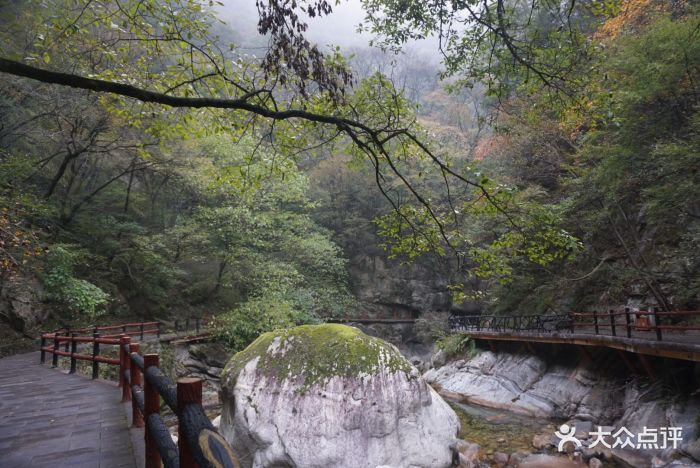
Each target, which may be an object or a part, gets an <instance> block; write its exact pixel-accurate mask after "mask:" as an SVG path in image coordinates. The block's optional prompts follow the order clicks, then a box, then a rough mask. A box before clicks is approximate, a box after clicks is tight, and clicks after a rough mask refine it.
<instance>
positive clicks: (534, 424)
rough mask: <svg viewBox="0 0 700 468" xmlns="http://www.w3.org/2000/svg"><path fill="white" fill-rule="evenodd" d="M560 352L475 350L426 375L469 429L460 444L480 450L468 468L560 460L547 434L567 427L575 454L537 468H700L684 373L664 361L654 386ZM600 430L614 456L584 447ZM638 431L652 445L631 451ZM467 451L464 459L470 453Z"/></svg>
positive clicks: (617, 367) (692, 394)
mask: <svg viewBox="0 0 700 468" xmlns="http://www.w3.org/2000/svg"><path fill="white" fill-rule="evenodd" d="M552 351H554V350H552ZM558 351H559V352H542V353H541V354H532V353H530V352H524V351H523V350H520V349H517V348H504V349H503V350H499V351H498V352H492V351H485V350H481V351H478V352H477V353H476V355H475V356H473V357H471V358H466V357H454V358H452V359H450V360H448V361H447V362H446V363H444V365H441V366H436V367H434V368H431V369H430V370H428V371H427V372H426V373H425V374H424V378H425V379H426V380H427V381H428V382H430V383H431V385H433V387H434V388H435V389H436V390H437V391H438V392H439V393H440V394H441V395H442V396H443V397H444V398H446V399H448V400H450V401H452V402H453V407H454V405H457V408H461V409H463V410H464V413H465V414H464V415H460V416H461V417H462V418H463V420H464V421H465V422H466V425H467V427H468V428H473V430H472V431H471V433H470V432H469V429H463V431H462V432H463V433H462V436H463V438H464V439H466V440H467V441H469V442H470V443H475V444H478V445H479V449H478V450H477V451H478V452H479V456H478V457H472V460H471V462H472V463H474V462H478V460H485V461H486V462H487V463H491V464H492V465H494V466H506V464H505V463H508V461H507V459H509V458H510V457H511V455H512V454H513V453H518V452H519V453H522V454H527V452H532V453H537V454H540V455H543V456H544V455H547V456H550V455H561V454H559V453H558V450H557V447H556V445H557V443H558V441H559V439H558V438H557V437H556V436H555V435H554V431H555V430H557V428H558V427H557V426H558V425H561V424H562V423H566V424H567V425H569V426H575V427H576V428H577V429H576V431H577V432H576V433H575V436H576V437H577V438H578V439H580V441H581V447H578V446H575V445H573V444H571V446H566V447H565V451H568V453H567V454H565V455H567V456H566V457H559V458H547V459H546V460H544V459H541V460H540V461H539V462H538V463H542V465H541V466H589V464H590V463H591V460H593V459H595V460H594V461H593V462H592V465H590V466H597V467H598V466H603V465H599V462H600V463H605V466H621V467H633V468H652V467H654V468H658V467H675V466H679V467H680V466H688V467H698V466H700V450H699V449H700V439H699V438H698V436H699V430H698V429H699V427H698V426H700V419H699V418H698V414H700V401H699V399H698V392H697V389H698V382H697V380H696V377H695V374H694V372H695V369H694V367H693V366H692V365H690V364H687V363H678V362H673V363H665V364H666V368H665V369H664V371H663V372H660V373H659V376H658V378H657V379H651V378H650V377H648V376H644V375H641V374H637V373H630V372H628V371H626V369H625V368H624V364H623V363H620V362H619V360H618V359H616V356H615V355H614V354H612V353H607V352H604V351H602V350H601V351H600V352H596V353H595V354H594V355H592V356H590V357H585V356H584V357H581V356H579V355H578V354H577V353H576V352H575V350H573V353H568V352H566V351H569V350H567V349H565V348H564V349H560V350H558ZM434 361H435V362H439V361H440V360H434ZM499 418H500V419H502V420H503V421H504V423H505V424H504V426H503V427H502V428H499V427H498V426H497V425H496V424H494V423H495V422H497V420H498V419H499ZM518 424H520V431H519V430H518ZM538 426H541V429H542V430H541V431H539V433H537V432H538ZM599 426H600V427H603V429H604V431H609V432H611V435H610V436H607V438H605V441H606V443H608V444H609V445H611V446H612V448H607V447H605V446H604V444H601V443H598V444H597V445H596V446H595V447H594V448H593V449H591V448H589V445H591V444H592V443H593V438H592V437H591V433H592V432H593V431H595V430H596V428H598V427H599ZM622 428H624V429H626V430H627V431H628V432H629V433H631V434H632V435H633V437H631V441H630V443H628V444H625V445H624V446H623V445H622V444H618V446H615V445H614V444H615V442H616V440H617V439H616V438H615V437H613V435H615V434H616V433H617V432H618V431H620V430H621V429H622ZM645 428H646V429H645ZM667 428H680V432H678V431H676V432H677V435H678V437H677V438H678V440H674V441H671V440H666V437H667V434H666V432H665V431H666V429H667ZM644 431H647V432H649V433H650V432H654V431H655V433H656V436H657V440H656V443H655V444H654V443H652V444H650V446H649V447H641V446H639V447H637V445H640V441H643V440H644V439H643V438H641V439H640V438H639V437H638V435H639V434H640V433H643V432H644ZM625 434H626V433H624V432H623V433H622V435H623V436H624V435H625ZM674 434H675V433H674ZM528 438H529V439H530V446H529V447H527V441H528ZM499 440H502V442H501V443H500V444H501V445H500V446H499V442H498V441H499ZM623 442H624V439H623ZM655 447H656V448H655ZM462 448H463V450H462V451H463V452H464V451H465V450H464V447H462ZM466 451H468V452H469V453H470V454H471V455H470V456H472V455H473V453H474V451H475V450H474V448H473V447H472V448H469V449H468V450H466ZM496 454H499V455H498V456H497V457H495V456H496ZM494 457H495V458H494ZM496 458H497V459H498V460H496ZM525 459H526V457H525V458H524V459H523V460H525ZM557 460H558V461H557ZM504 461H505V463H503V464H499V463H502V462H504ZM511 461H512V460H511ZM545 461H546V463H545ZM497 462H499V463H497ZM550 463H554V464H552V465H550ZM556 463H560V464H559V465H557V464H556ZM570 463H575V465H570ZM464 466H465V467H467V466H481V465H478V464H472V465H467V464H465V465H464ZM485 466H489V465H485ZM511 466H530V465H529V464H525V465H521V464H518V465H511ZM532 466H538V465H532Z"/></svg>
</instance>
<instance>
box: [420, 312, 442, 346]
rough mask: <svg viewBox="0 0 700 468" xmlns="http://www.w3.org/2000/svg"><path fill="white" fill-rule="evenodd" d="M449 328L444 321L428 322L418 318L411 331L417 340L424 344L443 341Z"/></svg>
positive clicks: (428, 320)
mask: <svg viewBox="0 0 700 468" xmlns="http://www.w3.org/2000/svg"><path fill="white" fill-rule="evenodd" d="M448 330H449V328H448V326H447V323H446V322H445V321H444V320H430V319H424V318H419V319H417V320H416V321H415V323H414V324H413V331H414V332H415V334H416V336H417V337H418V339H419V340H420V341H422V342H424V343H433V342H436V341H438V340H441V339H444V338H445V337H446V336H447V332H448Z"/></svg>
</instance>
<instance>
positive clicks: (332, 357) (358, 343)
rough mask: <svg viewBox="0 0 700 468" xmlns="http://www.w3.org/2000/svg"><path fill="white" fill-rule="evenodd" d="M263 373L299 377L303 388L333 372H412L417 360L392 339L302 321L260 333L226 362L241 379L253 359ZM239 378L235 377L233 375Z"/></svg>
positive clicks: (343, 374)
mask: <svg viewBox="0 0 700 468" xmlns="http://www.w3.org/2000/svg"><path fill="white" fill-rule="evenodd" d="M256 358H259V360H258V362H257V370H258V372H260V373H262V374H264V375H266V376H267V377H275V378H277V379H279V380H280V381H281V380H285V379H289V378H291V379H294V381H295V382H297V381H298V382H299V386H300V390H301V391H304V390H306V389H308V388H309V387H310V386H312V385H314V384H316V383H320V384H323V383H325V382H327V381H328V380H329V379H330V378H332V377H336V376H338V377H358V376H362V375H376V374H377V373H379V372H380V371H381V370H382V369H384V370H386V371H388V372H404V373H406V374H410V372H411V369H412V366H411V364H410V363H409V362H408V361H407V360H406V359H405V358H404V357H403V356H402V355H401V354H400V353H399V352H398V350H397V349H396V348H394V347H393V346H392V345H390V344H389V343H387V342H385V341H383V340H380V339H379V338H374V337H371V336H368V335H365V334H364V333H362V332H361V331H360V330H358V329H357V328H353V327H349V326H347V325H339V324H322V325H302V326H299V327H294V328H287V329H282V330H275V331H273V332H268V333H264V334H262V335H260V336H259V337H258V339H256V340H255V341H254V342H253V343H251V344H250V346H248V347H247V348H246V349H244V350H243V351H241V352H239V353H237V354H236V355H234V356H233V357H232V358H231V360H230V361H229V362H228V364H226V367H225V369H224V371H223V374H222V377H223V378H224V379H225V380H228V382H227V383H226V385H233V384H235V380H236V379H237V378H238V375H239V374H240V372H241V370H242V369H243V368H244V367H245V365H246V364H247V363H248V362H250V361H252V360H253V359H256ZM229 379H233V380H229Z"/></svg>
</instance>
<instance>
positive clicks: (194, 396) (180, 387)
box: [177, 377, 202, 468]
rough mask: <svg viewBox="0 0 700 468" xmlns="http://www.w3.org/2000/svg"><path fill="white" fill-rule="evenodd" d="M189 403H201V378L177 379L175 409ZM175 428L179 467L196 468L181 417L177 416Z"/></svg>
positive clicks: (179, 408) (180, 408) (179, 409)
mask: <svg viewBox="0 0 700 468" xmlns="http://www.w3.org/2000/svg"><path fill="white" fill-rule="evenodd" d="M190 403H196V404H199V405H201V404H202V379H195V378H190V377H186V378H183V379H180V380H178V381H177V409H178V412H181V411H182V409H183V408H184V407H185V406H187V405H189V404H190ZM178 420H179V425H178V428H177V431H178V432H177V433H178V438H177V445H178V448H179V449H180V467H181V468H197V467H198V466H199V465H198V464H197V462H196V461H195V459H194V455H192V450H191V449H190V446H189V444H188V443H187V437H185V428H184V426H183V421H182V418H179V419H178Z"/></svg>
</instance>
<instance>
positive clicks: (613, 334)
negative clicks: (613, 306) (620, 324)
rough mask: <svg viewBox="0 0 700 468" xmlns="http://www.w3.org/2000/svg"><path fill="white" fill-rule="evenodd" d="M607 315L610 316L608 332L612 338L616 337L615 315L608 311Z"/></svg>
mask: <svg viewBox="0 0 700 468" xmlns="http://www.w3.org/2000/svg"><path fill="white" fill-rule="evenodd" d="M608 315H610V330H611V331H612V336H617V333H615V315H614V314H613V311H612V310H608Z"/></svg>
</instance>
